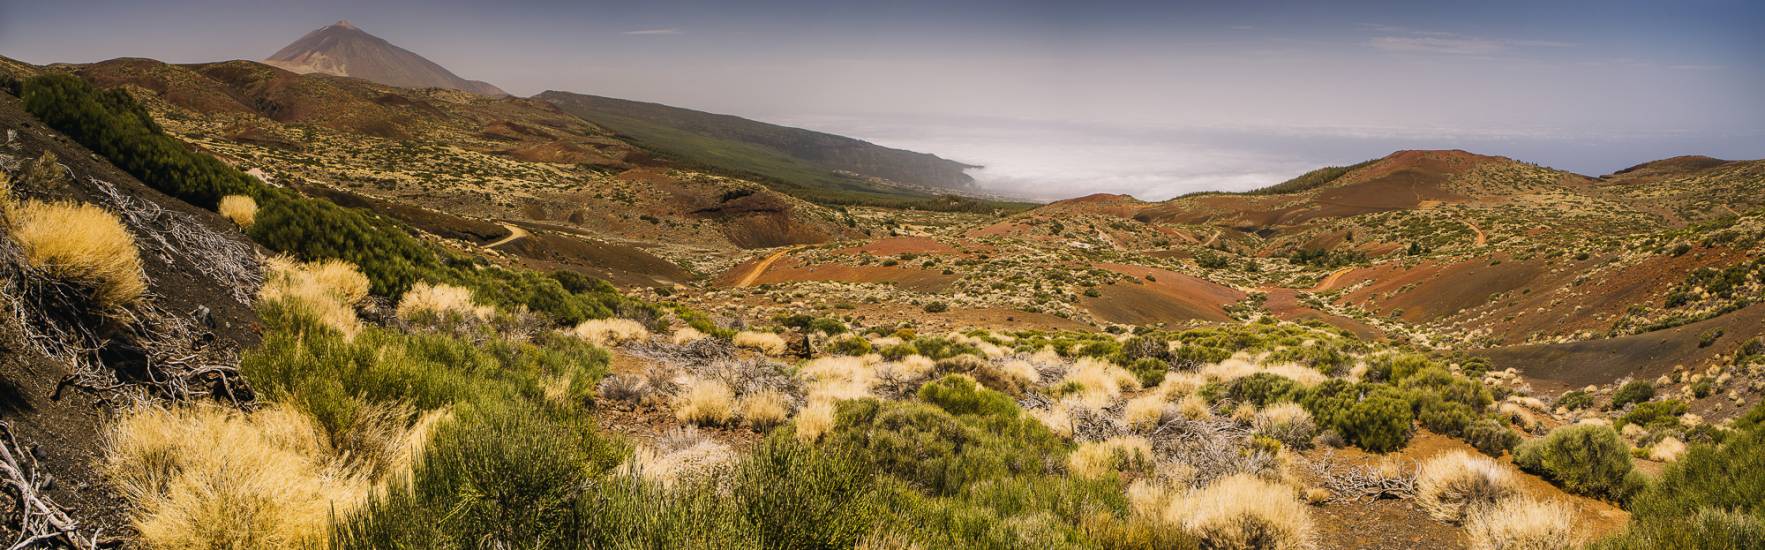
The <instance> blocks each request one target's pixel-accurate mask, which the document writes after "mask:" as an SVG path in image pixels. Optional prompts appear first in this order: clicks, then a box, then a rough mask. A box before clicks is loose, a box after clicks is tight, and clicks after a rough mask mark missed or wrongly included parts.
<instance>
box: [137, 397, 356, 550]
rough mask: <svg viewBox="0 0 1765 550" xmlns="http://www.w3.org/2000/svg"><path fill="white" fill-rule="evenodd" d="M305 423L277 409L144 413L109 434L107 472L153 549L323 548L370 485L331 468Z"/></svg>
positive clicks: (317, 438) (292, 413) (191, 409)
mask: <svg viewBox="0 0 1765 550" xmlns="http://www.w3.org/2000/svg"><path fill="white" fill-rule="evenodd" d="M329 455H330V453H329V449H328V448H327V443H325V440H324V437H323V435H322V434H321V433H320V431H319V428H318V427H317V425H316V424H315V423H314V422H313V421H312V419H311V418H309V417H307V416H306V415H305V414H302V413H300V412H298V411H295V410H293V409H290V408H287V407H282V406H271V407H269V408H266V409H263V410H260V411H257V412H254V413H249V414H247V413H242V412H239V411H237V410H232V409H226V408H222V407H219V406H212V405H203V406H192V407H181V408H175V409H147V410H143V411H138V412H135V413H133V414H130V415H128V416H126V417H124V418H123V419H122V420H121V421H119V422H117V424H116V425H115V426H113V427H112V429H111V430H110V436H109V441H108V448H107V450H106V453H105V458H104V462H103V468H104V470H105V472H106V473H107V474H108V475H109V477H110V478H111V480H112V481H113V482H115V484H116V486H117V488H118V489H119V490H120V491H121V492H122V494H123V495H124V496H125V497H126V498H127V499H128V500H130V501H131V502H132V503H133V504H134V505H135V506H134V510H133V511H132V512H131V517H132V519H133V521H134V524H135V527H136V529H138V530H139V531H140V534H141V540H142V542H144V543H145V544H146V545H147V546H149V547H154V548H294V547H299V546H301V545H305V544H310V543H313V542H315V541H318V540H320V538H321V537H322V536H323V534H324V533H325V529H326V526H327V524H328V522H329V519H330V517H331V514H332V512H333V511H337V512H339V513H343V512H348V511H349V510H352V509H354V508H355V507H356V506H358V505H359V504H360V503H361V502H362V501H363V499H364V498H366V496H367V495H368V491H369V488H370V484H369V481H368V480H367V479H366V478H365V477H364V476H362V475H359V474H356V473H354V472H350V471H342V470H340V469H338V468H336V467H335V466H333V464H332V463H331V461H329V460H328V458H329Z"/></svg>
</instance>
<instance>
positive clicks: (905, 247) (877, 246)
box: [840, 237, 960, 256]
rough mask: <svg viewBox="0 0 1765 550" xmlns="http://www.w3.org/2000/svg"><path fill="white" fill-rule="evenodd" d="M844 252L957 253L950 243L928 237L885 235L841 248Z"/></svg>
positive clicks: (885, 253)
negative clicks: (857, 244) (885, 236)
mask: <svg viewBox="0 0 1765 550" xmlns="http://www.w3.org/2000/svg"><path fill="white" fill-rule="evenodd" d="M840 252H842V253H846V254H864V253H869V254H874V255H877V256H894V255H897V254H959V253H960V251H958V250H956V249H955V248H954V247H951V246H950V245H947V244H944V243H941V242H938V241H936V240H934V239H931V238H929V237H887V238H882V239H877V240H874V241H870V242H867V243H864V244H862V245H859V246H854V247H851V248H844V249H841V250H840Z"/></svg>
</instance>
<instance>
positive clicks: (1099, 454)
mask: <svg viewBox="0 0 1765 550" xmlns="http://www.w3.org/2000/svg"><path fill="white" fill-rule="evenodd" d="M1151 465H1152V444H1151V443H1149V442H1147V441H1146V438H1144V437H1140V436H1137V435H1131V436H1120V437H1113V438H1110V439H1107V440H1104V441H1095V442H1090V443H1083V444H1080V445H1079V448H1077V449H1073V451H1072V454H1070V455H1068V456H1067V459H1066V468H1067V470H1068V471H1070V472H1072V475H1074V476H1078V477H1082V478H1086V479H1097V478H1100V477H1103V476H1105V475H1109V474H1110V473H1112V472H1126V471H1139V470H1145V469H1147V468H1150V467H1151Z"/></svg>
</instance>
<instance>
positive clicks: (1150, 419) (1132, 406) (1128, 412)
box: [1122, 392, 1176, 430]
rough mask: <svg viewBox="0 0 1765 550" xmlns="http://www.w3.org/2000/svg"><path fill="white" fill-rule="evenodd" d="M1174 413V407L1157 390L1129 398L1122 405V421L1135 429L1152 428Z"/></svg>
mask: <svg viewBox="0 0 1765 550" xmlns="http://www.w3.org/2000/svg"><path fill="white" fill-rule="evenodd" d="M1175 415H1176V408H1175V407H1172V406H1171V404H1170V402H1169V401H1165V399H1164V396H1163V395H1159V393H1158V392H1147V393H1146V395H1142V396H1139V397H1135V398H1133V399H1129V400H1128V404H1127V405H1126V406H1123V407H1122V422H1126V423H1127V424H1128V426H1129V427H1131V428H1134V429H1136V430H1148V429H1152V428H1154V427H1157V426H1158V425H1159V424H1162V423H1163V422H1164V420H1165V419H1166V418H1168V417H1171V416H1175Z"/></svg>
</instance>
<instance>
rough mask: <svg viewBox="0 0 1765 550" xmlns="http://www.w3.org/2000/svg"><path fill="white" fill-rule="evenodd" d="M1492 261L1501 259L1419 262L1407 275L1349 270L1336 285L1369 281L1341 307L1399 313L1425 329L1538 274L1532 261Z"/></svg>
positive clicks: (1383, 269)
mask: <svg viewBox="0 0 1765 550" xmlns="http://www.w3.org/2000/svg"><path fill="white" fill-rule="evenodd" d="M1497 258H1501V259H1502V262H1501V263H1500V264H1497V265H1490V264H1491V263H1492V262H1491V260H1490V259H1488V258H1482V257H1479V258H1472V259H1469V260H1465V261H1461V262H1457V263H1453V264H1447V265H1441V264H1437V263H1434V262H1424V263H1422V264H1420V265H1417V266H1415V267H1411V268H1407V269H1406V268H1404V267H1403V266H1402V265H1399V264H1396V263H1389V264H1384V265H1379V266H1374V267H1371V268H1363V269H1357V270H1354V271H1353V272H1351V273H1349V274H1348V275H1346V276H1344V277H1343V278H1342V280H1341V281H1340V282H1338V283H1337V284H1338V285H1339V286H1351V285H1353V284H1355V283H1356V282H1358V281H1366V280H1371V281H1372V284H1369V285H1367V286H1365V287H1362V288H1361V289H1359V290H1356V291H1354V292H1351V293H1349V294H1348V295H1347V296H1345V297H1344V298H1343V299H1344V301H1347V302H1350V303H1354V304H1357V305H1360V306H1361V307H1364V308H1366V309H1368V310H1369V311H1385V312H1388V311H1393V310H1397V309H1402V310H1403V314H1402V317H1403V319H1404V320H1406V321H1409V322H1412V323H1425V322H1429V321H1434V320H1437V319H1440V318H1442V317H1446V316H1449V315H1452V314H1454V313H1457V312H1459V311H1462V310H1466V309H1471V308H1474V307H1477V306H1480V305H1483V304H1485V303H1487V302H1488V301H1489V299H1490V297H1491V296H1493V295H1495V294H1499V293H1502V292H1508V291H1511V290H1517V289H1520V288H1521V287H1524V286H1526V285H1527V284H1528V283H1530V282H1532V280H1533V279H1535V278H1537V277H1538V276H1539V275H1540V274H1541V273H1543V272H1544V268H1543V267H1542V266H1541V265H1540V262H1539V261H1538V260H1536V259H1534V260H1528V261H1516V260H1512V259H1506V258H1502V257H1501V256H1497ZM1388 293H1395V294H1391V295H1388Z"/></svg>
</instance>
